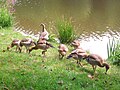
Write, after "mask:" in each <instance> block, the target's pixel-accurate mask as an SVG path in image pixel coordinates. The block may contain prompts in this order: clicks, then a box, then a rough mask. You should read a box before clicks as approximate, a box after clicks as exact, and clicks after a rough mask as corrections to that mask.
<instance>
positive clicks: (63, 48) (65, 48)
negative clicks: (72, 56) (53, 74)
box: [58, 44, 68, 59]
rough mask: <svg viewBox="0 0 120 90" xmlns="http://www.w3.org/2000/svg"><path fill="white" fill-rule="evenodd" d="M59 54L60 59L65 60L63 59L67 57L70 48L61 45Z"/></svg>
mask: <svg viewBox="0 0 120 90" xmlns="http://www.w3.org/2000/svg"><path fill="white" fill-rule="evenodd" d="M58 52H59V59H63V57H64V56H65V55H66V53H67V52H68V48H67V46H66V45H64V44H60V45H59V46H58Z"/></svg>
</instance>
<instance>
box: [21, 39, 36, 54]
mask: <svg viewBox="0 0 120 90" xmlns="http://www.w3.org/2000/svg"><path fill="white" fill-rule="evenodd" d="M35 45H36V43H35V42H34V41H33V40H32V39H31V38H24V39H22V40H21V41H20V47H21V48H22V47H23V46H25V48H26V52H28V51H29V48H30V47H33V46H35ZM21 50H22V49H21Z"/></svg>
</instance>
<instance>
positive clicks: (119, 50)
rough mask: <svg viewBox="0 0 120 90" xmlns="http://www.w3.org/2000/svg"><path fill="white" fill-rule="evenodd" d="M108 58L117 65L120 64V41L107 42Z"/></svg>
mask: <svg viewBox="0 0 120 90" xmlns="http://www.w3.org/2000/svg"><path fill="white" fill-rule="evenodd" d="M107 52H108V60H110V61H111V62H112V63H113V64H115V65H120V42H119V41H115V39H114V38H113V39H112V41H111V40H109V42H108V44H107Z"/></svg>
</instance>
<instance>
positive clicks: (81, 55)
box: [67, 48, 88, 67]
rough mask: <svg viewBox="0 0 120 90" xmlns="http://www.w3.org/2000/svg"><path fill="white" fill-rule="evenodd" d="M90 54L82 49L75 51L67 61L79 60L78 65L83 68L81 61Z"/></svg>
mask: <svg viewBox="0 0 120 90" xmlns="http://www.w3.org/2000/svg"><path fill="white" fill-rule="evenodd" d="M87 55H88V54H87V53H86V52H85V51H84V50H83V49H81V48H78V49H75V50H73V51H72V52H71V53H70V54H69V55H68V56H67V59H70V58H73V59H75V60H77V64H78V65H80V66H81V67H83V65H82V64H81V60H82V59H84V58H85V57H86V56H87Z"/></svg>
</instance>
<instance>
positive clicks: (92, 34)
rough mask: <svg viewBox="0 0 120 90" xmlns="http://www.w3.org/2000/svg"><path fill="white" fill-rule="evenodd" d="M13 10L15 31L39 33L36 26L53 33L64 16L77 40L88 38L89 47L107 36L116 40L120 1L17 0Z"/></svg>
mask: <svg viewBox="0 0 120 90" xmlns="http://www.w3.org/2000/svg"><path fill="white" fill-rule="evenodd" d="M15 9H16V12H15V17H16V22H18V23H17V24H16V25H15V26H16V28H17V29H18V28H19V29H22V30H25V31H32V32H34V33H35V34H37V33H38V32H39V31H40V30H41V29H40V26H39V25H40V23H45V24H46V28H47V29H48V31H49V32H50V33H53V32H54V33H56V28H55V22H56V21H57V20H59V19H62V18H63V17H65V18H68V19H71V21H72V24H73V26H74V29H75V32H76V34H77V35H80V39H81V40H84V41H85V40H87V39H90V41H91V42H92V43H91V46H88V47H89V48H90V47H92V46H93V47H95V46H94V45H97V44H94V43H99V44H98V45H97V47H100V46H102V45H101V43H104V42H106V39H107V38H109V37H117V38H119V37H120V30H119V28H120V27H119V25H120V0H17V4H16V5H15ZM105 37H107V38H105ZM104 38H105V40H104ZM92 40H94V41H95V42H93V41H92ZM101 40H102V41H103V42H102V41H101ZM97 41H98V42H97ZM85 42H89V40H88V41H85ZM85 42H84V43H85ZM105 44H106V43H105ZM88 45H89V44H88ZM85 46H86V44H85ZM102 47H103V46H102ZM105 48H106V46H105ZM92 50H93V48H92ZM101 50H102V49H101ZM98 52H99V50H98Z"/></svg>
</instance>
